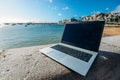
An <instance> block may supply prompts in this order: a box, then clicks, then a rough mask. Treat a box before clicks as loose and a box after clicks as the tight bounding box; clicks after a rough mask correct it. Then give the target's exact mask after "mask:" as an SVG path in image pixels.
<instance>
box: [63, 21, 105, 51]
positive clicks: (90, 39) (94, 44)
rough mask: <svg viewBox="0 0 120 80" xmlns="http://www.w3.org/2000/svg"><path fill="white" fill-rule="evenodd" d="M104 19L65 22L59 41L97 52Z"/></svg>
mask: <svg viewBox="0 0 120 80" xmlns="http://www.w3.org/2000/svg"><path fill="white" fill-rule="evenodd" d="M103 28H104V21H84V22H80V23H70V24H66V26H65V31H64V33H63V37H62V40H61V42H62V43H65V44H69V45H72V46H76V47H80V48H83V49H87V50H91V51H95V52H98V49H99V45H100V41H101V37H102V32H103Z"/></svg>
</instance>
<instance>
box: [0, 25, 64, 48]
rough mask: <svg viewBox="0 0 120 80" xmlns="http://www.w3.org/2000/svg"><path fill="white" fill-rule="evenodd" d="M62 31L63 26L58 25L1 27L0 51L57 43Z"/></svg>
mask: <svg viewBox="0 0 120 80" xmlns="http://www.w3.org/2000/svg"><path fill="white" fill-rule="evenodd" d="M1 26H2V25H1ZM63 31H64V25H58V24H31V25H27V27H25V24H22V25H19V24H16V25H7V26H2V27H0V49H10V48H19V47H27V46H36V45H43V44H51V43H57V42H60V40H61V37H62V34H63Z"/></svg>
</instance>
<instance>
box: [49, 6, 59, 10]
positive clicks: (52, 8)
mask: <svg viewBox="0 0 120 80" xmlns="http://www.w3.org/2000/svg"><path fill="white" fill-rule="evenodd" d="M48 8H49V9H51V10H57V8H58V7H57V6H48Z"/></svg>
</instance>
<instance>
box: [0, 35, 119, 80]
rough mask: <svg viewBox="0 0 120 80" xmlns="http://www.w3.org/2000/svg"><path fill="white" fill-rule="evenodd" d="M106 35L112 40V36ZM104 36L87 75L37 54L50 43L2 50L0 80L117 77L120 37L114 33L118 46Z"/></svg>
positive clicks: (113, 79)
mask: <svg viewBox="0 0 120 80" xmlns="http://www.w3.org/2000/svg"><path fill="white" fill-rule="evenodd" d="M107 38H108V39H111V41H112V39H113V38H115V37H107ZM107 38H105V39H104V38H103V39H102V42H101V46H100V51H99V55H98V56H97V58H96V60H95V62H94V63H93V65H92V66H91V68H90V70H89V72H88V74H87V75H86V77H83V76H81V75H79V74H77V73H75V72H74V71H72V70H70V69H68V68H66V67H65V66H63V65H61V64H59V63H57V62H55V61H54V60H52V59H50V58H48V57H46V56H45V55H43V54H42V53H40V52H39V50H40V49H42V48H44V47H47V46H50V45H40V46H33V47H23V48H16V49H9V50H1V52H0V80H120V46H118V45H120V40H117V39H118V38H120V36H116V41H118V44H117V45H116V44H109V43H107V42H106V40H107ZM113 40H114V39H113ZM109 42H110V41H109Z"/></svg>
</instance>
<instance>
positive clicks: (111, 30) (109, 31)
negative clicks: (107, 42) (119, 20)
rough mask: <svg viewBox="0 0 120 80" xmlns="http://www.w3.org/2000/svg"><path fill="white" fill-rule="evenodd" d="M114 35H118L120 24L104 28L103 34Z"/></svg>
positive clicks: (119, 33)
mask: <svg viewBox="0 0 120 80" xmlns="http://www.w3.org/2000/svg"><path fill="white" fill-rule="evenodd" d="M116 35H120V26H119V27H105V28H104V32H103V36H116Z"/></svg>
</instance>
